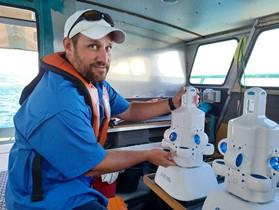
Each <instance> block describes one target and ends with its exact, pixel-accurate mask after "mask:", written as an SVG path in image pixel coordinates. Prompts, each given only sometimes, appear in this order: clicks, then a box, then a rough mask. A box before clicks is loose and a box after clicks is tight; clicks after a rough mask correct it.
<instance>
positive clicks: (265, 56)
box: [241, 28, 279, 87]
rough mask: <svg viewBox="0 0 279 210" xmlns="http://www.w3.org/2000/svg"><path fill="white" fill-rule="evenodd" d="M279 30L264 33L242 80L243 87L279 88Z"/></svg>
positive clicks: (259, 37)
mask: <svg viewBox="0 0 279 210" xmlns="http://www.w3.org/2000/svg"><path fill="white" fill-rule="evenodd" d="M278 37H279V28H277V29H272V30H268V31H264V32H262V33H261V34H260V35H259V36H258V38H257V41H256V43H255V46H254V49H253V51H252V53H251V56H250V58H249V60H248V62H247V65H246V68H245V71H244V74H243V75H242V78H241V84H242V85H243V86H261V87H279V84H278V80H279V59H278V50H279V39H278Z"/></svg>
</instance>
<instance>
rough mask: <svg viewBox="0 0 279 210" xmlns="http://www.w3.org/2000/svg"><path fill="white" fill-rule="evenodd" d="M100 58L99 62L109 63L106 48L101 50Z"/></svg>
mask: <svg viewBox="0 0 279 210" xmlns="http://www.w3.org/2000/svg"><path fill="white" fill-rule="evenodd" d="M98 58H99V61H101V62H103V63H107V62H108V59H109V53H108V52H107V50H106V49H105V48H101V49H100V50H99V53H98Z"/></svg>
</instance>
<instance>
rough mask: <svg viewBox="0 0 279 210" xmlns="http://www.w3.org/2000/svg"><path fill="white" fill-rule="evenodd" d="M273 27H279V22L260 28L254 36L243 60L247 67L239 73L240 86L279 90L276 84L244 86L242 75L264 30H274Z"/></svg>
mask: <svg viewBox="0 0 279 210" xmlns="http://www.w3.org/2000/svg"><path fill="white" fill-rule="evenodd" d="M273 29H279V23H277V24H275V25H272V26H266V27H261V28H259V29H258V30H256V31H255V37H254V38H253V40H252V43H251V47H250V50H249V52H247V55H244V56H245V60H244V61H243V62H244V63H243V65H244V66H245V68H244V69H243V70H242V71H241V73H240V75H239V82H238V84H239V86H240V87H241V88H242V89H245V88H251V87H261V88H264V89H266V90H279V86H278V87H274V86H258V85H257V86H249V85H245V86H244V85H243V84H242V83H241V79H242V76H243V74H244V72H245V69H246V66H247V64H248V61H249V59H250V57H251V55H252V52H253V50H254V48H255V45H256V42H257V40H258V38H259V36H260V35H261V34H262V33H263V32H265V31H269V30H273Z"/></svg>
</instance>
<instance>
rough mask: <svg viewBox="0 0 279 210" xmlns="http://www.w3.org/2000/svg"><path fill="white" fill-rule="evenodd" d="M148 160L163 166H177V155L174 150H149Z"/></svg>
mask: <svg viewBox="0 0 279 210" xmlns="http://www.w3.org/2000/svg"><path fill="white" fill-rule="evenodd" d="M146 152H147V160H148V161H149V162H150V163H153V164H155V165H160V166H163V167H168V166H175V165H176V163H175V162H174V160H173V156H174V155H175V154H174V153H173V152H169V151H165V150H162V149H151V150H147V151H146Z"/></svg>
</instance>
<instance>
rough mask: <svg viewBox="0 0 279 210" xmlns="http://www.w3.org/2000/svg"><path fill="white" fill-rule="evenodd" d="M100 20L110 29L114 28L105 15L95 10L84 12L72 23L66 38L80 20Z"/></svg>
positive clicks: (108, 16) (110, 19)
mask: <svg viewBox="0 0 279 210" xmlns="http://www.w3.org/2000/svg"><path fill="white" fill-rule="evenodd" d="M101 19H103V20H105V21H106V22H107V23H108V24H109V25H110V26H111V27H113V26H114V23H113V20H112V18H111V17H110V15H108V14H107V13H103V12H99V11H97V10H89V11H86V12H84V13H83V14H81V15H80V16H79V18H78V19H77V20H76V21H75V22H74V24H73V25H72V27H71V28H70V30H69V32H68V35H67V37H69V36H70V33H71V31H72V29H73V28H74V27H75V25H77V24H78V23H79V22H81V21H82V20H87V21H98V20H101Z"/></svg>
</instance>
